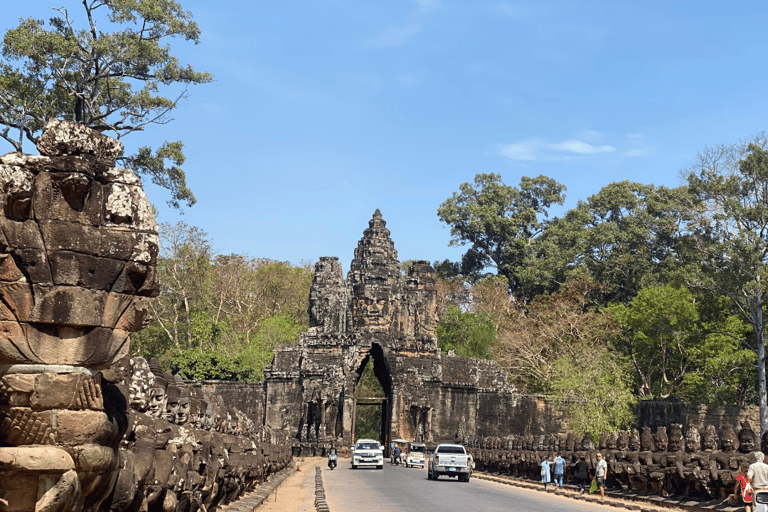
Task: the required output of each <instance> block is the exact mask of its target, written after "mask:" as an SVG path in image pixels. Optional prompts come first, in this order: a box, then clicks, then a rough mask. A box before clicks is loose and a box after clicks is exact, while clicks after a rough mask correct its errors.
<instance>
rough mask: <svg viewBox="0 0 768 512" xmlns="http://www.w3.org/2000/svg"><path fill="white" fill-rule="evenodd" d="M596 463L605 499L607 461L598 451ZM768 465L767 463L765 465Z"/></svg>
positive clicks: (596, 473) (598, 485)
mask: <svg viewBox="0 0 768 512" xmlns="http://www.w3.org/2000/svg"><path fill="white" fill-rule="evenodd" d="M596 457H597V464H595V478H596V480H597V488H598V489H600V499H601V500H604V499H605V479H606V478H607V477H608V463H607V462H605V459H604V458H603V454H602V453H598V454H597V455H596ZM766 467H768V464H767V465H766Z"/></svg>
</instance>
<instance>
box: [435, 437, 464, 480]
mask: <svg viewBox="0 0 768 512" xmlns="http://www.w3.org/2000/svg"><path fill="white" fill-rule="evenodd" d="M471 473H472V468H471V467H470V462H469V457H468V456H467V451H466V450H465V449H464V447H463V446H462V445H460V444H439V445H437V448H435V451H434V452H432V456H431V457H430V458H429V466H428V467H427V479H429V480H437V479H438V477H439V476H440V475H446V476H450V477H453V476H458V477H459V480H460V481H462V482H469V475H470V474H471Z"/></svg>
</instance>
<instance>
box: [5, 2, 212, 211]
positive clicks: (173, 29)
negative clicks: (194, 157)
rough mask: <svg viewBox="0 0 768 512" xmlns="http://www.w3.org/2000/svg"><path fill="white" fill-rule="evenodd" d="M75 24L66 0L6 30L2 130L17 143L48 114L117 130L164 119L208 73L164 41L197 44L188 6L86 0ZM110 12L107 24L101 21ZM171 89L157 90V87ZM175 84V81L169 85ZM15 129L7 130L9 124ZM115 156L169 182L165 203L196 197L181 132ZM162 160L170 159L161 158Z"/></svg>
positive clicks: (32, 135) (33, 136)
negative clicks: (46, 14) (48, 13)
mask: <svg viewBox="0 0 768 512" xmlns="http://www.w3.org/2000/svg"><path fill="white" fill-rule="evenodd" d="M81 3H82V6H83V12H82V17H81V18H80V19H82V20H83V23H82V24H81V25H79V26H78V25H77V24H76V23H75V18H76V17H71V16H70V14H69V12H68V11H67V9H66V8H63V7H62V8H56V9H54V10H55V11H57V12H58V16H54V17H52V18H51V19H50V21H49V23H48V25H47V26H46V24H45V23H44V21H43V20H37V19H33V18H26V19H21V20H20V24H19V26H17V27H16V28H13V29H10V30H8V31H7V32H6V33H5V36H4V38H3V45H2V60H0V71H1V72H0V125H2V126H4V127H5V128H4V129H3V130H2V131H0V136H2V137H3V138H4V139H5V140H6V141H7V142H9V143H10V144H11V145H12V146H13V147H14V149H15V150H16V151H19V152H21V151H22V145H23V142H24V140H25V139H27V140H29V141H31V142H33V143H35V142H36V141H37V139H38V137H39V133H40V132H41V130H42V129H43V127H44V126H45V124H46V122H47V121H49V120H51V119H65V120H70V121H77V122H79V123H83V124H85V125H87V126H89V127H91V128H94V129H96V130H99V131H101V132H111V133H112V134H113V135H114V136H115V137H116V138H117V139H120V138H122V137H123V136H125V135H127V134H129V133H131V132H134V131H141V130H144V129H145V128H146V127H147V126H148V125H151V124H166V123H168V122H170V121H171V120H172V119H171V117H170V116H171V112H172V111H173V110H174V109H175V108H176V107H177V106H178V104H179V101H180V100H182V99H184V98H186V97H187V96H188V93H187V87H188V86H189V85H192V84H202V83H207V82H210V81H212V80H213V76H212V75H211V74H210V73H205V72H198V71H195V70H194V69H193V68H192V66H190V65H183V64H181V63H180V62H179V60H178V58H176V57H175V56H174V55H173V54H172V53H171V50H170V46H169V45H168V44H167V43H166V41H167V39H169V38H181V39H183V40H185V41H190V42H193V43H194V44H197V43H198V42H199V38H200V29H199V28H198V26H197V23H195V22H194V21H193V20H192V14H191V13H190V12H188V11H184V10H183V9H182V7H181V5H179V4H178V3H177V2H175V1H173V0H82V2H81ZM107 21H108V22H109V26H110V28H114V31H113V32H109V31H105V30H103V29H102V28H99V27H98V26H97V25H98V24H99V23H101V22H107ZM161 86H162V87H164V88H165V90H167V91H169V92H172V95H170V96H169V97H166V96H163V95H161V94H160V92H159V91H160V88H161ZM174 86H176V87H174ZM12 130H13V132H12ZM120 160H121V161H122V162H123V163H124V165H126V166H127V167H129V168H131V169H133V170H134V171H136V172H137V173H138V174H140V175H145V176H148V177H150V178H151V179H152V181H153V182H154V183H156V184H158V185H160V186H163V187H165V188H167V189H169V191H170V192H171V199H170V200H169V201H168V202H169V204H170V205H172V206H174V207H179V206H180V203H181V202H182V201H183V202H186V203H187V205H192V204H194V202H195V197H194V195H193V194H192V192H191V191H190V190H189V189H188V188H187V185H186V178H185V174H184V171H183V170H182V169H181V167H180V166H181V165H182V164H183V163H184V155H183V144H182V142H181V141H175V142H165V143H163V144H162V145H161V146H160V147H159V149H158V150H157V151H155V152H153V151H152V149H151V148H149V147H142V148H140V149H139V150H138V152H137V153H135V154H133V155H123V156H122V157H121V158H120ZM166 162H170V165H169V166H166Z"/></svg>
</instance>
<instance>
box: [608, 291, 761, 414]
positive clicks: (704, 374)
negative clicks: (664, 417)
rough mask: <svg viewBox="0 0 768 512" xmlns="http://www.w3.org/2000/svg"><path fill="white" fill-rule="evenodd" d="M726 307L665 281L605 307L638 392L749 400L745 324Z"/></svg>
mask: <svg viewBox="0 0 768 512" xmlns="http://www.w3.org/2000/svg"><path fill="white" fill-rule="evenodd" d="M727 306H728V305H727V304H724V303H723V301H716V302H715V303H714V304H707V303H706V302H705V301H701V300H697V298H696V297H694V295H693V294H692V293H691V292H690V291H689V290H687V289H686V288H683V287H680V288H676V287H674V286H670V285H667V286H652V287H648V288H644V289H642V290H640V292H639V293H638V294H637V296H636V297H635V298H634V299H633V300H632V301H631V302H630V304H628V305H624V304H618V305H612V306H610V307H609V310H610V311H611V312H612V313H613V315H614V318H615V319H616V321H617V322H618V323H619V324H620V325H621V327H622V329H623V333H622V336H621V337H619V338H618V339H620V343H619V345H618V346H619V349H620V351H621V352H623V353H624V354H625V355H626V357H627V358H628V360H629V361H630V362H631V364H632V367H633V368H634V372H633V373H634V374H635V376H636V378H635V384H636V386H637V389H638V394H639V395H640V396H641V397H660V398H666V397H669V396H678V397H681V398H683V399H685V400H689V401H693V402H702V401H707V402H708V403H734V402H740V403H745V401H746V400H748V397H749V396H750V393H749V384H750V383H752V384H754V382H755V379H754V377H752V378H750V375H751V374H753V373H754V365H755V357H754V353H751V352H750V351H748V350H745V349H744V348H743V347H742V346H741V340H742V339H743V338H744V335H745V333H746V331H747V328H746V326H745V325H744V323H743V322H742V321H741V320H740V319H739V318H738V317H736V316H734V315H731V314H729V309H728V307H727ZM724 312H725V313H724ZM707 397H708V398H709V400H704V399H705V398H707Z"/></svg>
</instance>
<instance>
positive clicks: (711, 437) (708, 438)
mask: <svg viewBox="0 0 768 512" xmlns="http://www.w3.org/2000/svg"><path fill="white" fill-rule="evenodd" d="M719 441H720V440H719V439H718V438H717V432H715V427H713V426H712V425H707V428H706V430H704V439H703V441H702V443H701V447H702V448H703V449H704V450H706V451H713V450H717V445H718V443H719Z"/></svg>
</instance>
